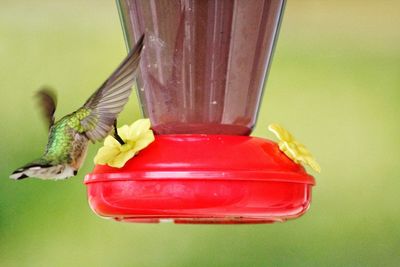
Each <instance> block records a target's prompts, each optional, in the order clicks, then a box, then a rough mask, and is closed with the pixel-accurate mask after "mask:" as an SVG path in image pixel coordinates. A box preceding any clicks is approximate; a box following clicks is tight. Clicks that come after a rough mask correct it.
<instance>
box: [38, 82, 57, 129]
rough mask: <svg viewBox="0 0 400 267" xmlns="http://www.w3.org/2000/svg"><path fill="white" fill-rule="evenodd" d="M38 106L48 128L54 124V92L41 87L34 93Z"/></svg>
mask: <svg viewBox="0 0 400 267" xmlns="http://www.w3.org/2000/svg"><path fill="white" fill-rule="evenodd" d="M36 97H37V98H38V100H39V101H38V102H39V106H40V108H41V109H42V114H43V116H44V118H45V120H46V123H47V124H48V126H49V128H50V127H51V126H52V125H53V124H54V112H55V111H56V106H57V97H56V94H55V93H54V92H53V91H52V90H51V89H49V88H42V89H40V90H39V91H38V92H37V93H36Z"/></svg>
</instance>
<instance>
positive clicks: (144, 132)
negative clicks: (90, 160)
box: [94, 119, 154, 168]
mask: <svg viewBox="0 0 400 267" xmlns="http://www.w3.org/2000/svg"><path fill="white" fill-rule="evenodd" d="M118 135H119V136H120V137H121V138H122V140H123V141H124V143H125V144H124V145H121V144H120V143H119V142H118V141H117V140H116V139H115V138H114V137H112V136H107V137H106V139H105V140H104V146H103V147H102V148H100V149H99V151H98V152H97V155H96V157H95V158H94V163H95V164H101V165H105V164H107V165H109V166H111V167H116V168H122V167H123V166H124V165H125V163H126V162H127V161H128V160H130V159H131V158H132V157H134V156H135V155H136V154H137V153H138V152H139V151H140V150H142V149H144V148H145V147H147V146H148V145H149V144H150V143H151V142H153V141H154V134H153V131H152V130H150V120H149V119H140V120H137V121H135V122H134V123H132V124H131V125H130V126H128V125H124V126H122V127H121V128H118Z"/></svg>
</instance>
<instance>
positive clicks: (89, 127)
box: [78, 35, 144, 142]
mask: <svg viewBox="0 0 400 267" xmlns="http://www.w3.org/2000/svg"><path fill="white" fill-rule="evenodd" d="M143 39H144V35H142V37H141V38H140V39H139V41H138V42H137V43H136V45H135V47H134V48H133V49H132V50H131V52H130V53H129V54H128V56H127V57H126V58H125V59H124V60H123V61H122V63H121V64H120V65H119V66H118V68H117V69H116V70H115V71H114V72H113V73H112V74H111V75H110V77H109V78H108V79H107V80H106V81H105V82H104V83H103V85H102V86H100V88H99V89H97V91H96V92H94V94H93V95H92V96H90V98H89V99H88V100H87V101H86V103H85V104H84V106H83V107H82V108H81V109H80V110H81V111H83V112H82V113H83V114H85V116H84V117H83V118H82V119H81V120H80V124H81V127H82V129H83V130H84V132H85V134H86V136H87V137H88V138H89V139H90V140H92V141H93V142H95V141H99V140H102V139H104V138H105V137H106V136H107V135H108V134H109V132H110V131H111V129H112V127H113V124H114V121H115V120H116V118H117V116H118V114H119V113H120V112H121V111H122V109H123V107H124V105H125V104H126V103H127V102H128V99H129V96H130V94H131V91H132V85H133V83H134V81H135V77H136V75H135V70H136V69H137V67H138V65H139V60H140V54H141V51H142V48H143ZM78 112H79V110H78Z"/></svg>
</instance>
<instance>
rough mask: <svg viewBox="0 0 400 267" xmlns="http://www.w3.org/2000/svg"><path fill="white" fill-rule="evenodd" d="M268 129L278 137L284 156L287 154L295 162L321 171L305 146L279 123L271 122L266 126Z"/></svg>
mask: <svg viewBox="0 0 400 267" xmlns="http://www.w3.org/2000/svg"><path fill="white" fill-rule="evenodd" d="M268 129H269V130H270V131H271V132H273V133H274V134H275V135H276V137H277V138H278V139H279V142H278V145H279V149H280V150H281V151H282V152H283V153H285V155H286V156H288V157H289V158H290V159H291V160H293V161H294V162H296V163H297V164H299V163H301V164H307V165H309V166H310V167H311V168H312V169H313V170H314V171H316V172H321V167H320V166H319V164H318V163H317V162H316V161H315V159H314V157H313V156H312V155H311V153H310V152H309V151H308V150H307V148H306V147H305V146H304V145H303V144H301V143H299V142H297V141H296V140H295V139H294V137H293V135H292V134H291V133H289V132H288V131H287V130H286V129H285V128H283V127H282V126H280V125H279V124H276V123H273V124H270V125H269V126H268Z"/></svg>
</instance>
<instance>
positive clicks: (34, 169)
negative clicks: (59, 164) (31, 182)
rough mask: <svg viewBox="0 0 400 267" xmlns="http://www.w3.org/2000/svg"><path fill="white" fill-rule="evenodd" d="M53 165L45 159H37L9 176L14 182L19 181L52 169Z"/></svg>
mask: <svg viewBox="0 0 400 267" xmlns="http://www.w3.org/2000/svg"><path fill="white" fill-rule="evenodd" d="M52 166H53V165H52V164H51V163H50V161H47V160H45V159H38V160H35V161H32V162H30V163H28V164H26V165H24V166H22V167H21V168H18V169H16V170H15V171H14V172H13V173H12V174H11V175H10V178H11V179H14V180H21V179H25V178H28V177H32V175H34V174H35V173H39V172H40V171H41V170H43V169H46V168H49V167H52Z"/></svg>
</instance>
